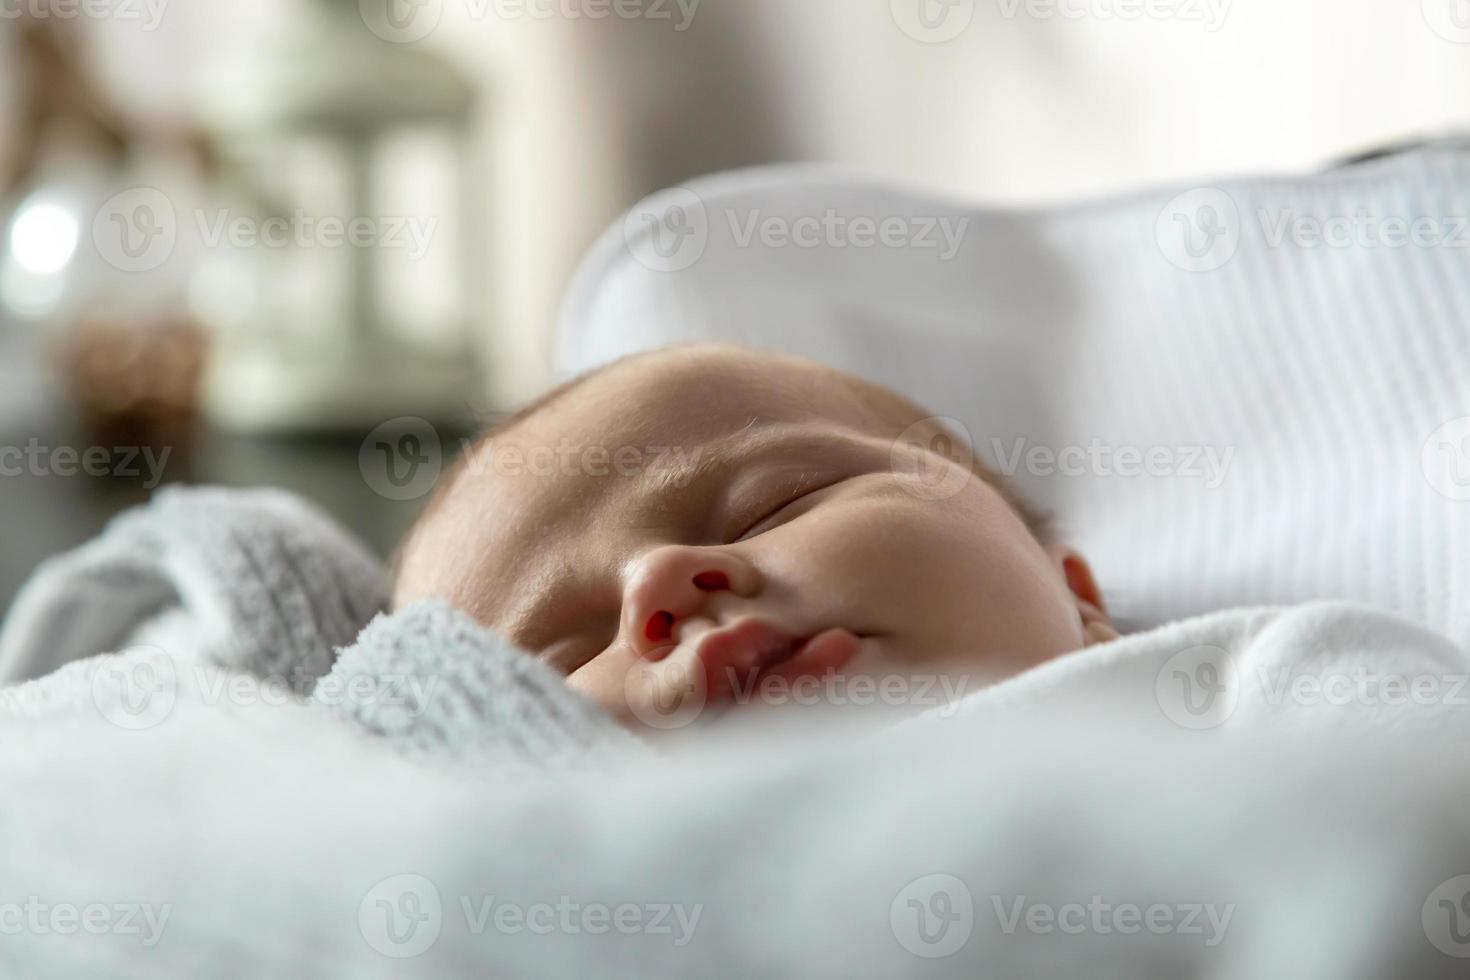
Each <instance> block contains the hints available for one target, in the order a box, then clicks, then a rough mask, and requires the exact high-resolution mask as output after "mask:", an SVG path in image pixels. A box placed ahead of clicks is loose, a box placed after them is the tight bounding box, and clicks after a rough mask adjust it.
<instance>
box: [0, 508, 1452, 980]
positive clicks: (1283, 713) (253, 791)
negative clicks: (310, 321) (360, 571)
mask: <svg viewBox="0 0 1470 980" xmlns="http://www.w3.org/2000/svg"><path fill="white" fill-rule="evenodd" d="M181 503H182V502H181V501H176V502H175V504H176V505H179V504H181ZM226 503H227V501H226V500H225V499H224V498H216V499H215V500H214V501H213V504H214V505H216V506H225V505H226ZM143 520H146V518H143ZM290 527H291V528H292V529H294V530H293V533H294V531H299V525H298V524H296V523H291V524H290ZM264 530H268V529H264ZM33 595H34V593H33ZM36 601H39V600H36ZM190 619H191V614H190V611H189V607H188V605H187V604H185V605H183V606H180V607H178V608H176V609H173V610H172V611H170V612H169V613H167V614H166V615H165V617H164V618H163V619H155V620H151V621H150V622H149V623H148V624H147V626H146V627H145V632H146V636H144V637H142V639H147V640H149V641H150V642H152V643H153V644H155V646H154V647H153V648H133V649H131V650H130V651H128V652H126V653H123V654H118V655H111V656H108V655H104V656H100V657H94V658H90V659H86V660H83V661H80V662H75V663H71V664H69V665H67V666H65V667H63V668H62V669H61V670H59V671H58V672H56V673H54V674H52V675H50V676H48V677H46V678H44V679H42V680H39V681H34V682H31V683H29V684H26V685H22V686H19V687H14V688H10V689H7V690H5V691H3V692H0V786H4V787H5V797H4V800H5V802H4V804H3V808H0V814H3V826H4V831H5V835H4V840H5V842H6V844H7V846H6V847H4V848H3V849H0V933H4V941H3V942H0V967H3V968H4V971H5V975H14V976H61V977H71V976H77V977H84V976H85V977H93V976H118V977H129V976H139V977H142V976H149V977H154V976H194V975H228V976H263V977H264V976H269V977H278V976H305V975H310V976H317V977H343V978H347V977H351V978H368V977H378V976H384V977H386V976H394V977H398V976H422V977H443V976H459V975H476V976H514V977H529V976H565V977H586V976H638V977H663V976H670V977H672V976H679V977H686V976H741V977H746V976H794V975H803V976H818V977H822V976H831V977H852V976H875V977H876V976H898V975H915V976H931V975H932V976H955V977H973V976H977V975H985V976H1075V975H1081V974H1085V975H1088V976H1096V977H1129V978H1139V977H1152V976H1158V977H1181V976H1210V977H1236V976H1238V977H1251V978H1255V977H1262V976H1291V977H1297V978H1307V977H1323V978H1327V977H1332V978H1343V977H1364V978H1367V977H1382V976H1416V977H1431V976H1445V977H1450V976H1462V975H1463V972H1464V960H1463V959H1462V957H1466V956H1470V934H1467V932H1466V929H1467V926H1470V919H1467V918H1465V916H1466V914H1467V910H1470V899H1467V897H1466V896H1467V895H1470V877H1467V876H1470V817H1467V816H1466V811H1465V807H1464V800H1465V799H1466V791H1467V790H1470V773H1467V771H1466V769H1467V767H1466V765H1465V763H1464V761H1463V760H1464V758H1465V751H1464V748H1465V746H1464V742H1465V740H1466V738H1467V736H1470V723H1467V718H1466V715H1467V713H1470V709H1467V707H1466V705H1465V702H1466V699H1467V697H1470V695H1467V692H1466V691H1465V690H1464V680H1465V677H1466V675H1467V672H1470V660H1467V657H1466V656H1465V654H1464V653H1463V652H1462V651H1460V650H1458V649H1457V648H1456V647H1455V646H1454V645H1453V644H1451V643H1449V642H1447V641H1445V640H1442V639H1440V638H1438V637H1436V636H1434V635H1433V634H1430V633H1427V632H1425V631H1423V630H1421V629H1420V628H1418V627H1415V626H1412V625H1409V624H1407V623H1404V622H1402V621H1399V620H1396V619H1393V618H1390V617H1387V616H1384V615H1382V614H1378V613H1373V612H1368V611H1365V610H1362V609H1358V608H1355V607H1351V606H1345V605H1336V604H1326V605H1312V606H1306V607H1300V608H1296V609H1290V610H1270V609H1259V610H1247V611H1241V612H1230V613H1220V614H1216V615H1213V616H1207V617H1203V618H1200V619H1196V620H1192V621H1188V622H1182V623H1177V624H1173V625H1170V626H1167V627H1164V628H1161V629H1159V630H1156V631H1154V632H1151V633H1148V634H1143V635H1137V636H1133V637H1128V638H1125V639H1123V640H1121V641H1118V642H1116V643H1113V644H1110V645H1107V646H1103V647H1096V648H1092V649H1090V650H1088V651H1084V652H1081V653H1078V654H1075V655H1073V656H1070V657H1067V658H1063V659H1060V660H1057V661H1054V662H1052V663H1051V664H1048V665H1044V666H1043V667H1041V668H1039V669H1037V670H1035V671H1032V672H1030V673H1028V674H1024V675H1022V676H1020V677H1017V678H1014V679H1012V680H1010V681H1007V682H1005V683H1002V684H1000V685H997V686H995V687H992V688H990V689H987V690H985V691H982V692H979V693H978V694H975V695H973V696H971V697H969V698H967V699H965V700H964V701H963V702H961V704H960V705H958V706H954V705H943V706H938V707H936V708H935V709H934V710H932V711H930V712H928V713H926V714H924V715H923V716H921V717H919V718H916V719H913V720H911V721H909V722H906V723H903V724H900V725H897V726H894V727H887V728H884V729H882V730H878V731H872V732H869V733H867V734H865V735H862V736H853V735H847V736H844V737H843V738H841V739H838V740H832V739H830V738H823V737H818V736H817V735H815V734H813V735H812V736H811V737H803V736H801V735H800V734H799V733H793V732H792V731H790V730H783V735H782V738H781V741H779V742H775V743H768V744H765V745H764V746H761V747H760V748H759V749H758V750H757V749H756V748H755V747H754V746H753V745H752V744H751V743H749V742H744V741H742V742H741V743H740V747H739V749H738V750H735V751H725V752H719V751H715V750H713V749H709V748H706V749H702V750H700V751H697V752H693V753H689V754H682V755H676V756H672V757H671V756H669V755H666V754H664V753H661V752H657V751H654V750H653V749H650V748H649V747H647V746H646V745H644V744H642V743H639V742H636V741H634V740H632V739H630V738H628V737H627V736H625V735H623V734H622V733H621V732H620V731H619V730H617V729H616V728H614V727H613V726H612V725H611V723H610V722H609V721H608V720H607V719H606V718H604V717H602V716H601V715H599V714H597V713H596V712H594V711H592V710H591V709H590V708H589V707H588V706H587V705H586V704H585V703H583V702H581V701H580V700H579V699H577V698H576V697H575V696H573V695H572V694H571V693H570V692H569V691H568V690H567V689H566V688H565V687H564V686H563V685H562V684H561V683H560V681H559V679H558V678H556V677H555V676H554V675H553V674H551V672H549V671H548V670H546V669H545V668H544V667H543V666H542V665H540V664H539V663H536V662H534V661H532V660H531V659H529V658H528V657H526V656H525V654H524V653H522V652H520V651H517V650H515V649H513V648H510V647H508V646H507V645H505V644H503V643H501V642H499V641H498V640H497V639H496V638H495V637H493V636H491V635H490V634H489V633H487V632H486V631H484V630H482V629H480V628H479V627H477V626H475V625H474V624H473V623H471V622H469V621H468V620H466V619H465V618H464V617H462V616H459V615H458V614H456V613H454V612H452V611H451V610H448V609H447V608H445V607H442V606H438V605H434V604H424V605H420V606H416V607H414V608H412V609H409V610H405V611H404V612H402V613H399V614H396V615H394V616H387V617H381V618H379V619H377V620H376V621H375V622H374V623H372V624H371V625H370V626H369V627H368V628H367V629H366V630H365V631H364V633H363V634H362V636H361V637H360V638H359V639H358V641H357V642H356V643H354V644H352V645H350V646H348V647H347V648H345V649H344V650H342V651H341V652H340V654H339V655H338V656H337V657H336V660H335V664H334V666H333V668H332V670H331V672H330V673H329V674H328V675H327V676H326V677H325V678H324V679H323V680H322V681H321V682H320V683H317V684H313V685H311V686H310V688H309V693H308V691H305V690H302V691H298V690H296V689H294V688H293V682H292V681H291V680H290V678H289V672H288V675H282V676H278V675H275V674H273V673H272V671H273V670H274V669H275V666H277V665H278V664H279V662H278V661H277V660H274V659H273V660H272V661H271V663H272V664H273V666H272V669H271V670H261V669H259V665H258V664H257V663H256V662H255V661H254V660H251V659H249V658H246V659H245V660H241V659H240V658H241V656H242V654H241V650H242V649H243V648H242V647H240V646H238V645H237V646H233V647H230V650H231V653H230V657H231V658H233V659H231V660H230V662H229V663H228V664H225V663H221V660H222V659H223V658H222V656H221V654H220V653H219V652H218V651H219V649H220V648H219V647H218V646H216V645H205V646H203V647H201V648H200V649H190V648H189V647H188V645H189V642H190V640H189V637H190V635H191V633H190V629H189V626H190ZM31 625H32V626H34V622H32V624H31ZM133 639H134V641H135V642H136V641H137V640H138V639H140V638H139V637H136V636H135V637H134V638H133ZM16 642H18V641H16ZM162 644H169V645H172V647H173V649H167V648H164V647H162V646H160V645H162ZM12 649H14V647H12ZM302 649H303V650H307V651H308V654H307V655H310V653H309V650H310V649H311V645H310V644H305V645H303V647H302ZM265 655H266V654H264V653H262V656H265Z"/></svg>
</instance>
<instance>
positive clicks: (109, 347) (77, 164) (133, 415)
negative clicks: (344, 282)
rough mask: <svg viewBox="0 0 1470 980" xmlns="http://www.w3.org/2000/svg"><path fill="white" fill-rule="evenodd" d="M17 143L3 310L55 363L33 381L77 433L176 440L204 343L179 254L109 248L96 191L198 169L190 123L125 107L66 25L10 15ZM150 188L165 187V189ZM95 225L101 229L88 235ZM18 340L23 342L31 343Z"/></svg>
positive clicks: (3, 178) (7, 181)
mask: <svg viewBox="0 0 1470 980" xmlns="http://www.w3.org/2000/svg"><path fill="white" fill-rule="evenodd" d="M16 46H17V52H18V57H17V58H16V59H15V64H16V66H17V78H16V86H17V90H18V93H17V97H16V100H15V103H16V105H17V107H18V109H17V112H16V116H17V118H18V119H19V121H20V127H19V130H20V131H19V134H18V135H19V139H18V140H17V145H18V152H17V153H15V154H14V155H13V156H12V158H10V159H9V160H8V161H7V165H6V166H5V167H4V168H3V169H0V206H3V210H4V211H7V212H9V214H8V218H7V219H6V220H5V221H4V222H3V224H0V319H3V320H4V321H8V322H14V323H17V324H21V325H25V326H27V327H32V328H35V329H34V332H33V333H32V334H30V335H29V336H28V337H27V340H28V341H30V342H33V343H34V346H35V348H36V349H37V351H38V352H39V353H41V354H43V356H45V357H47V358H48V359H49V360H50V361H51V362H52V363H53V364H54V365H55V366H56V367H58V368H59V369H60V372H59V373H60V377H59V379H55V380H58V381H59V382H60V384H59V385H57V386H56V387H57V388H58V391H56V392H53V391H51V390H49V389H51V388H52V381H53V378H52V377H51V376H50V375H49V374H48V376H47V377H46V378H45V380H44V381H43V383H42V384H41V385H40V386H39V390H40V391H42V392H43V393H44V397H45V398H47V399H48V400H49V399H50V398H52V397H53V396H54V395H56V394H64V395H65V396H66V397H67V400H68V406H69V407H70V409H71V413H70V414H71V416H73V418H74V421H76V422H78V423H80V424H81V426H82V431H83V433H84V435H83V438H85V439H86V440H87V441H89V442H93V443H106V442H109V441H114V442H115V441H119V440H121V441H122V442H125V443H127V444H132V445H157V446H164V445H167V446H169V447H170V448H171V449H183V448H186V447H187V443H188V440H189V438H190V436H191V435H192V423H193V420H194V418H195V414H196V413H195V409H196V405H197V399H198V385H199V379H200V374H201V368H202V364H203V360H204V357H205V355H206V345H205V342H204V337H203V335H202V334H201V333H200V332H199V331H198V330H197V328H196V327H195V325H194V324H193V323H192V322H191V320H190V318H189V316H188V315H187V313H186V311H185V307H184V303H183V294H184V290H185V284H186V283H187V281H188V275H189V273H188V261H187V257H185V256H181V257H180V258H179V261H177V262H175V263H173V264H172V265H170V264H168V263H166V262H158V263H156V264H152V265H150V266H149V267H148V268H147V269H146V270H144V269H143V268H142V267H140V266H137V265H136V264H133V265H132V266H131V267H130V264H129V263H127V262H124V261H119V259H120V258H125V257H126V256H120V255H119V254H118V253H116V252H115V251H114V250H113V249H112V248H111V247H110V246H111V244H112V243H111V242H110V241H109V239H108V236H107V235H106V234H105V232H107V231H110V230H111V229H109V228H108V226H107V224H106V220H105V219H106V218H107V217H108V214H107V213H106V211H107V209H106V207H105V206H104V203H103V202H104V200H106V201H108V202H112V201H118V200H123V199H126V198H127V197H128V195H131V194H135V193H136V190H135V189H136V188H137V186H138V185H139V184H142V183H163V184H165V185H166V186H170V187H171V189H172V194H173V197H174V198H175V199H179V200H182V199H183V197H184V194H183V193H182V192H181V190H180V188H178V187H175V186H173V184H171V182H170V179H169V178H170V175H177V173H178V172H180V171H183V172H185V173H186V174H192V175H196V176H197V175H199V172H200V171H201V170H202V169H203V168H202V167H201V166H200V165H201V163H203V162H204V160H205V158H206V157H207V155H208V154H207V147H205V146H204V144H203V142H202V141H200V140H198V139H197V138H196V136H197V134H193V133H191V132H188V131H184V132H177V131H174V132H163V131H160V130H159V129H158V128H156V127H152V128H150V127H149V126H147V125H144V124H142V123H140V122H138V121H136V120H131V119H126V118H124V117H123V116H122V115H121V114H119V113H118V112H117V111H116V109H115V107H114V106H113V105H112V104H111V103H110V102H109V101H108V99H107V98H106V97H105V93H104V91H103V90H102V88H101V87H100V86H98V85H97V84H96V83H95V82H94V80H93V79H92V78H91V76H90V74H89V73H88V71H87V70H86V68H87V65H86V60H85V58H84V57H83V56H82V50H83V49H82V46H81V45H80V44H79V43H78V36H77V31H76V29H75V25H74V24H72V23H71V22H69V21H58V20H55V19H51V18H47V17H44V16H42V15H40V14H36V13H34V12H33V13H30V14H24V15H19V19H18V22H17V32H16ZM152 193H154V194H156V195H159V196H162V192H160V191H157V190H155V191H153V192H152ZM99 230H100V231H102V232H104V234H101V235H99V233H98V232H99ZM28 346H29V344H28Z"/></svg>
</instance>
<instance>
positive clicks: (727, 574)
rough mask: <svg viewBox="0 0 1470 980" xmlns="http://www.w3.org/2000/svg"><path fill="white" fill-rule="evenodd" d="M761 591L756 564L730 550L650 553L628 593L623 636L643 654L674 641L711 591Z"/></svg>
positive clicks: (676, 548)
mask: <svg viewBox="0 0 1470 980" xmlns="http://www.w3.org/2000/svg"><path fill="white" fill-rule="evenodd" d="M759 591H760V576H759V574H758V573H757V572H756V570H755V568H754V567H753V566H751V565H750V564H749V563H748V562H746V561H745V560H743V559H741V558H740V557H738V556H736V555H733V554H730V553H729V552H728V551H724V550H721V549H714V548H691V547H684V546H679V545H671V546H667V547H663V548H659V549H657V550H655V551H651V552H649V553H648V554H647V555H646V556H645V557H644V558H643V559H642V560H641V561H640V562H639V563H638V565H637V567H636V568H635V570H634V572H633V574H632V575H631V576H630V577H629V581H628V586H627V589H626V591H625V594H624V598H623V622H622V631H623V635H624V636H627V637H628V638H629V640H630V642H631V643H632V644H633V647H634V648H635V649H636V650H637V651H638V653H639V654H640V655H641V656H653V655H657V654H658V653H660V652H662V651H664V650H666V649H667V648H668V647H670V646H672V642H671V641H672V640H673V639H674V630H675V628H676V627H677V626H678V624H679V623H680V622H682V621H683V620H685V619H687V618H688V617H690V616H695V615H698V614H699V613H700V612H701V611H702V610H703V609H704V608H705V606H706V605H707V604H708V602H709V598H710V596H711V595H713V594H715V593H720V592H730V593H733V594H735V595H739V596H742V597H745V598H749V597H751V596H754V595H755V594H756V593H757V592H759Z"/></svg>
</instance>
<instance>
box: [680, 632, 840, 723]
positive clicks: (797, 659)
mask: <svg viewBox="0 0 1470 980" xmlns="http://www.w3.org/2000/svg"><path fill="white" fill-rule="evenodd" d="M693 642H694V657H695V660H696V661H697V662H698V663H699V664H700V665H701V666H702V667H703V669H704V672H705V681H706V685H707V686H706V696H707V699H708V701H709V702H710V703H715V704H719V703H724V702H730V701H744V700H747V699H748V698H750V697H752V696H755V692H756V691H757V690H758V688H757V685H759V684H760V683H762V682H764V681H765V680H766V679H767V678H773V677H779V678H782V679H784V680H786V681H792V680H795V679H796V678H799V677H820V676H823V675H825V674H827V673H830V672H835V671H839V670H841V669H842V668H843V667H845V666H847V664H848V662H849V661H851V660H852V658H853V657H855V656H857V654H858V651H859V649H860V648H861V645H862V637H860V636H858V635H857V634H856V633H853V632H852V631H850V630H847V629H844V628H842V627H834V628H831V629H825V630H822V631H820V632H817V633H809V634H805V635H800V634H796V633H793V632H791V631H789V630H787V629H785V628H784V627H781V626H779V625H777V624H775V623H771V622H768V621H766V620H762V619H753V618H752V619H740V620H736V621H735V622H734V623H731V624H730V625H728V626H721V627H718V628H716V629H712V630H710V631H709V632H707V633H704V634H702V635H701V636H699V638H698V639H697V640H694V641H693Z"/></svg>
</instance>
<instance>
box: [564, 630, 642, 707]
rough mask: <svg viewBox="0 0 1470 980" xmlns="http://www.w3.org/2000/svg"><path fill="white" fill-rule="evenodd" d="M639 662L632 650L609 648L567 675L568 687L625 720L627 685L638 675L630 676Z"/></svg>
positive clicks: (632, 683)
mask: <svg viewBox="0 0 1470 980" xmlns="http://www.w3.org/2000/svg"><path fill="white" fill-rule="evenodd" d="M638 663H639V658H638V657H637V656H635V655H633V654H632V652H631V651H625V650H623V649H621V648H615V649H612V650H608V651H606V652H605V653H603V654H602V655H601V656H598V657H595V658H593V659H592V660H591V661H589V662H588V663H587V664H585V665H583V666H582V667H579V668H578V669H576V670H574V671H572V672H571V673H570V674H568V675H567V687H569V688H571V689H572V690H573V691H576V692H577V693H578V694H580V695H582V697H584V698H586V699H587V700H589V701H591V702H592V703H593V704H595V705H597V706H598V707H599V708H602V709H603V710H604V711H607V712H608V713H610V714H612V715H613V716H614V717H616V718H619V719H626V718H627V717H628V715H629V710H628V687H629V686H630V685H635V684H636V682H637V678H636V677H633V678H632V679H630V677H629V675H630V673H631V672H633V668H634V667H636V666H637V665H638Z"/></svg>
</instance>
